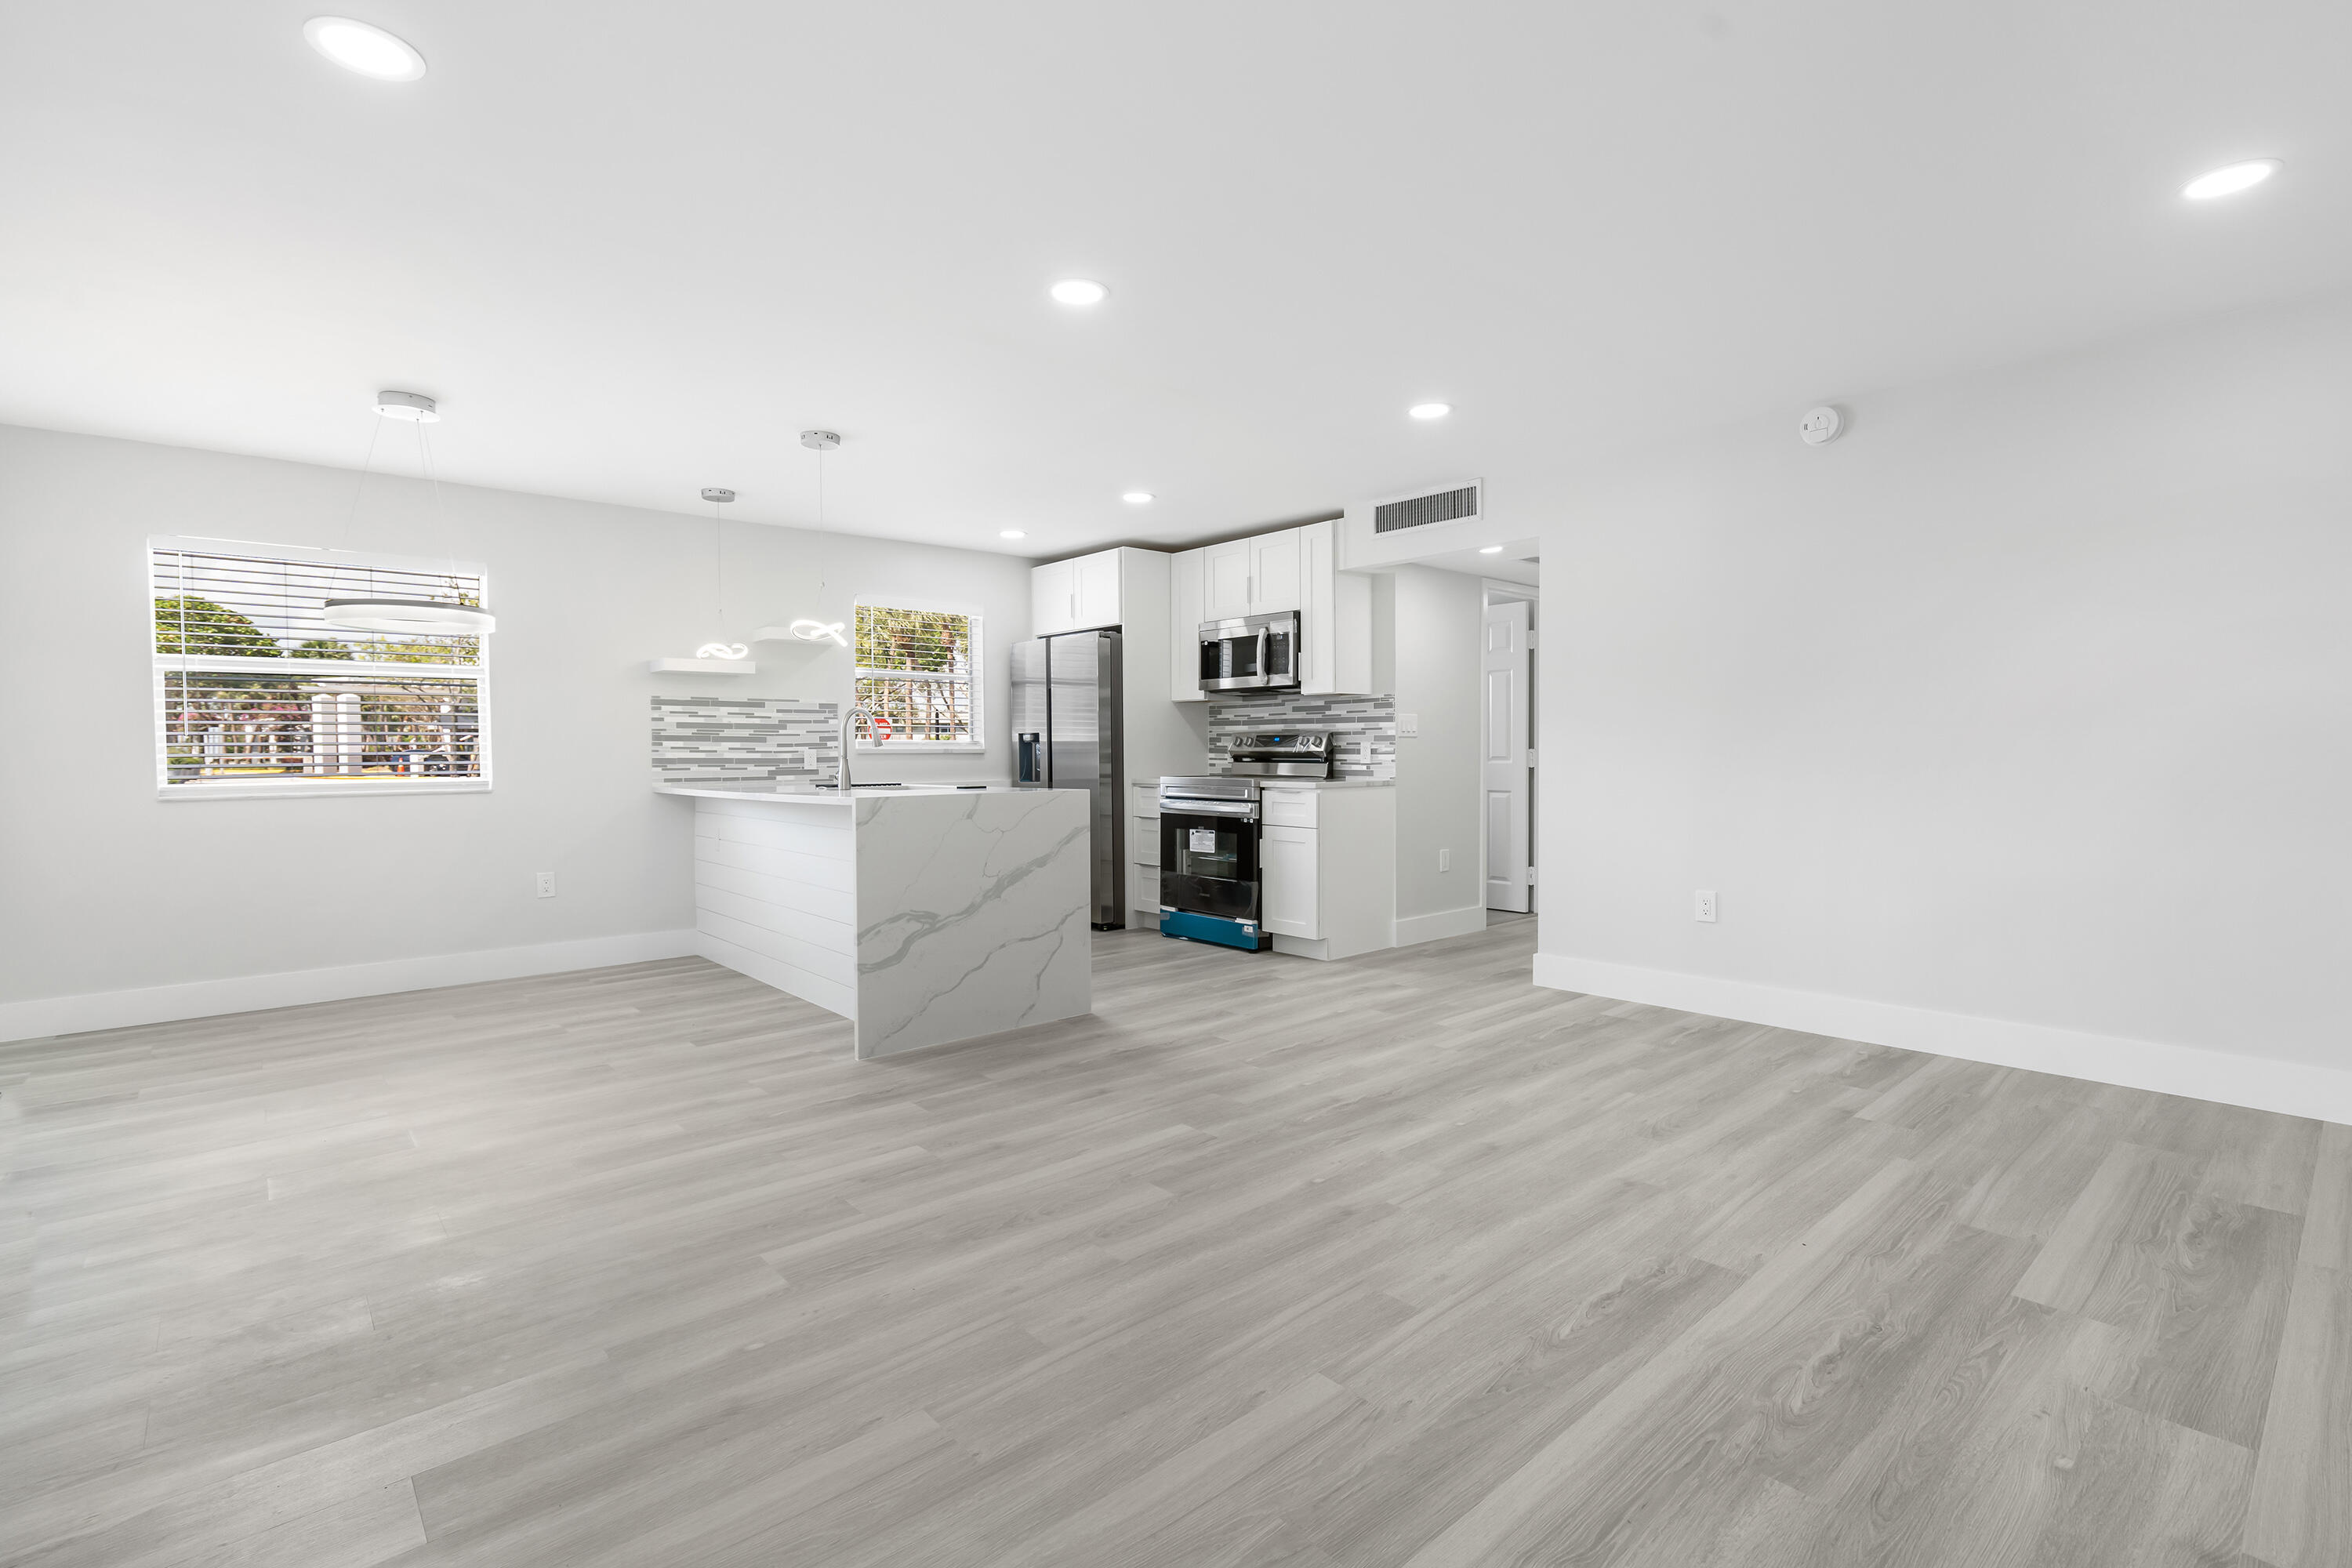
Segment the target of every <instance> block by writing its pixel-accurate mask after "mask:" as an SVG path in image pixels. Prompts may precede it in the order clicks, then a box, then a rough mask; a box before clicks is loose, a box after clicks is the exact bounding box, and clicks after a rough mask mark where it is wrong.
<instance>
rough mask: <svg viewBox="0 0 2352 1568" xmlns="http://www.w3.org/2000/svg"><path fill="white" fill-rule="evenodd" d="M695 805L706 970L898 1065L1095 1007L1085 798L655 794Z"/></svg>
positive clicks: (1007, 790)
mask: <svg viewBox="0 0 2352 1568" xmlns="http://www.w3.org/2000/svg"><path fill="white" fill-rule="evenodd" d="M654 787H655V793H656V794H659V795H682V796H686V797H688V798H690V799H692V800H693V802H694V902H695V931H696V933H697V938H698V949H699V951H700V952H701V953H702V955H703V956H704V957H705V958H708V959H709V960H711V961H712V962H713V963H722V964H725V965H726V966H727V967H728V968H730V969H732V970H736V971H738V972H739V973H744V974H748V975H750V976H751V977H752V978H753V979H755V980H759V981H762V982H764V983H765V984H770V985H772V986H774V987H775V988H776V989H777V990H779V991H786V992H790V993H791V994H793V995H795V996H798V997H801V998H802V999H803V1000H805V1001H809V1002H814V1004H816V1005H818V1006H820V1007H823V1008H825V1009H827V1010H828V1011H831V1012H835V1013H838V1014H840V1015H841V1016H843V1017H845V1018H848V1019H850V1020H852V1021H853V1022H854V1023H855V1024H856V1026H857V1028H856V1041H857V1046H856V1049H857V1055H858V1056H859V1057H861V1058H874V1057H886V1056H893V1055H896V1054H898V1052H901V1051H911V1050H918V1049H920V1048H921V1047H925V1046H936V1045H943V1044H946V1043H947V1042H949V1041H950V1040H964V1039H971V1038H974V1037H979V1036H982V1035H994V1034H1001V1033H1003V1031H1004V1030H1007V1029H1017V1028H1020V1027H1022V1026H1025V1025H1030V1024H1042V1023H1046V1022H1048V1021H1050V1020H1052V1019H1055V1018H1068V1017H1074V1016H1077V1015H1079V1014H1082V1013H1087V1012H1090V1011H1092V1010H1093V1007H1094V972H1093V963H1092V959H1091V955H1090V952H1089V947H1088V942H1089V940H1090V938H1089V930H1090V928H1089V924H1088V906H1087V899H1088V874H1087V864H1088V854H1087V847H1088V833H1089V827H1090V823H1089V817H1088V809H1087V806H1088V802H1087V793H1086V792H1085V791H1084V790H1067V789H1015V788H1012V787H1010V786H1008V785H1003V784H992V785H989V786H988V787H986V788H983V789H957V788H952V787H946V786H937V785H908V786H906V787H888V786H859V787H858V788H856V789H854V790H852V791H850V792H848V793H847V794H846V795H845V794H844V793H843V792H841V791H838V790H832V789H823V788H818V787H814V786H812V785H808V784H656V785H655V786H654Z"/></svg>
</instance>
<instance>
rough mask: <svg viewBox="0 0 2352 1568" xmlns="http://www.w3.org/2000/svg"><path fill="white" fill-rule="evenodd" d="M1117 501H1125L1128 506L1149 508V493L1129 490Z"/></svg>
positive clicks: (1147, 491)
mask: <svg viewBox="0 0 2352 1568" xmlns="http://www.w3.org/2000/svg"><path fill="white" fill-rule="evenodd" d="M1118 499H1119V500H1123V501H1125V502H1126V503H1127V504H1128V505H1129V506H1150V504H1151V492H1150V490H1129V491H1128V492H1127V493H1126V494H1125V495H1123V496H1121V497H1119V498H1118Z"/></svg>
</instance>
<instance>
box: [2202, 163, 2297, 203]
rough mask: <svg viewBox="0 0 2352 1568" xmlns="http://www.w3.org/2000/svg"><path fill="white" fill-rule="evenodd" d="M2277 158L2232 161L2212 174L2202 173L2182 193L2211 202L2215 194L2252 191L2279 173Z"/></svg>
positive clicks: (2227, 194)
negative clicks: (2240, 161) (2243, 161)
mask: <svg viewBox="0 0 2352 1568" xmlns="http://www.w3.org/2000/svg"><path fill="white" fill-rule="evenodd" d="M2278 166H2279V165H2278V160H2277V159H2276V158H2252V159H2249V160H2247V161H2246V162H2245V163H2230V164H2226V165H2224V166H2223V167H2221V168H2219V169H2216V170H2214V171H2213V172H2212V173H2211V174H2200V175H2198V176H2197V177H2196V178H2195V179H2193V180H2191V181H2189V183H2188V184H2186V185H2183V186H2182V187H2181V188H2180V194H2181V195H2184V196H2187V197H2188V198H2189V200H2190V201H2192V202H2210V201H2211V200H2212V199H2213V198H2214V197H2215V196H2234V195H2237V194H2238V193H2239V192H2240V191H2250V190H2252V189H2253V188H2254V187H2255V186H2256V185H2259V184H2262V183H2263V181H2264V180H2267V179H2269V178H2270V177H2271V176H2272V175H2273V174H2277V173H2278Z"/></svg>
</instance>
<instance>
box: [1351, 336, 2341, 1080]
mask: <svg viewBox="0 0 2352 1568" xmlns="http://www.w3.org/2000/svg"><path fill="white" fill-rule="evenodd" d="M1807 401H1808V399H1807V398H1805V397H1803V396H1802V395H1795V396H1792V397H1791V399H1790V407H1789V409H1788V410H1787V412H1786V416H1785V417H1775V418H1772V419H1770V420H1768V421H1761V422H1759V423H1757V424H1755V425H1753V426H1747V427H1742V428H1738V429H1734V430H1730V431H1727V432H1723V433H1720V434H1719V435H1718V436H1717V437H1713V438H1709V439H1706V440H1704V441H1696V442H1691V443H1686V444H1683V445H1681V446H1678V447H1675V449H1674V450H1673V451H1672V452H1671V453H1670V454H1661V455H1659V456H1658V457H1657V458H1655V460H1652V461H1646V462H1641V463H1630V464H1627V465H1626V466H1624V467H1623V468H1621V469H1619V470H1618V471H1616V472H1614V473H1612V474H1608V475H1603V476H1591V477H1571V476H1556V477H1555V478H1554V479H1553V481H1552V483H1551V486H1550V493H1551V494H1552V495H1553V497H1554V498H1555V506H1554V515H1553V517H1552V520H1551V521H1549V523H1548V524H1547V526H1546V529H1545V532H1544V542H1543V557H1544V563H1545V586H1546V589H1547V597H1548V599H1549V606H1548V607H1549V614H1548V615H1547V616H1546V635H1545V637H1544V638H1543V640H1542V644H1541V658H1542V668H1543V672H1544V683H1543V684H1544V697H1543V728H1544V732H1545V734H1546V736H1547V742H1548V746H1547V758H1546V760H1547V763H1548V764H1549V765H1547V766H1546V767H1545V768H1544V769H1543V770H1542V773H1541V788H1542V791H1543V796H1542V805H1543V816H1544V822H1545V825H1546V832H1545V836H1544V840H1543V846H1542V851H1541V858H1540V862H1539V865H1540V876H1541V885H1542V888H1543V897H1544V906H1543V907H1544V910H1545V913H1544V915H1543V917H1542V921H1541V939H1540V940H1541V948H1542V952H1543V953H1544V954H1545V955H1547V956H1546V957H1545V958H1543V959H1539V960H1538V975H1539V977H1540V978H1544V979H1546V980H1548V981H1549V982H1551V983H1554V984H1567V985H1570V986H1574V987H1576V988H1579V989H1587V990H1594V991H1599V992H1601V993H1602V994H1611V995H1620V996H1627V995H1633V996H1637V998H1638V999H1641V1000H1650V1001H1660V1002H1668V1003H1672V1004H1674V1005H1696V1006H1703V1007H1705V1008H1706V1010H1710V1011H1717V1012H1726V1013H1730V1014H1733V1015H1734V1016H1743V1017H1756V1018H1763V1019H1765V1020H1766V1021H1770V1022H1793V1023H1799V1024H1801V1025H1802V1026H1807V1027H1815V1028H1822V1029H1824V1030H1826V1031H1827V1032H1832V1033H1841V1034H1852V1035H1857V1036H1859V1037H1864V1038H1885V1039H1892V1040H1893V1041H1894V1043H1898V1044H1913V1045H1934V1044H1935V1042H1937V1041H1938V1040H1940V1041H1942V1042H1943V1043H1942V1044H1941V1045H1940V1046H1937V1047H1936V1048H1942V1049H1948V1050H1952V1051H1955V1052H1956V1053H1957V1054H1960V1055H1975V1056H1981V1057H1984V1058H1987V1059H2014V1060H2018V1061H2022V1062H2030V1063H2032V1065H2037V1066H2042V1065H2046V1066H2050V1067H2052V1068H2053V1070H2063V1071H2074V1072H2078V1073H2081V1074H2083V1075H2084V1076H2093V1077H2105V1078H2113V1079H2116V1080H2117V1081H2143V1080H2146V1081H2159V1080H2160V1083H2161V1085H2162V1086H2164V1087H2179V1088H2181V1089H2182V1091H2183V1092H2194V1093H2202V1094H2208V1095H2210V1097H2212V1098H2217V1099H2225V1100H2242V1101H2243V1102H2245V1103H2270V1102H2273V1101H2277V1100H2287V1101H2290V1102H2292V1103H2290V1104H2285V1105H2282V1106H2281V1107H2280V1108H2281V1109H2302V1110H2305V1113H2313V1114H2332V1115H2335V1116H2336V1118H2337V1119H2339V1120H2347V1119H2352V1097H2347V1096H2345V1095H2344V1094H2343V1086H2344V1084H2345V1083H2346V1082H2352V1080H2345V1079H2336V1078H2332V1077H2328V1076H2326V1075H2316V1076H2315V1075H2313V1074H2311V1073H2309V1072H2307V1071H2298V1070H2289V1069H2276V1070H2273V1069H2269V1068H2260V1069H2257V1068H2248V1067H2246V1066H2245V1065H2244V1063H2245V1061H2246V1058H2272V1059H2275V1060H2279V1061H2284V1062H2287V1063H2292V1064H2301V1065H2302V1066H2303V1067H2305V1068H2312V1067H2316V1068H2331V1069H2341V1068H2352V991H2348V990H2347V986H2346V984H2345V981H2344V977H2345V973H2346V971H2347V958H2352V919H2347V913H2346V908H2345V897H2346V894H2345V888H2344V883H2345V879H2346V877H2345V874H2346V871H2347V867H2352V438H2347V431H2352V306H2347V305H2345V304H2342V303H2337V304H2333V305H2328V306H2322V307H2313V308H2309V309H2305V310H2294V311H2287V312H2280V313H2273V314H2265V315H2262V316H2255V317H2242V318H2237V319H2232V320H2228V321H2215V322H2210V323H2207V324H2204V325H2201V326H2199V327H2197V328H2195V329H2193V330H2189V331H2179V332H2176V333H2173V334H2170V335H2167V336H2164V337H2161V338H2148V339H2144V340H2139V341H2136V342H2130V343H2126V344H2122V345H2116V346H2108V347H2104V348H2099V349H2095V350H2091V351H2085V352H2082V353H2074V354H2072V355H2068V356H2065V357H2062V358H2055V359H2050V360H2046V361H2042V362H2039V363H2032V364H2028V365H2021V366H2016V367H2011V368H2009V369H2005V370H2000V371H1997V372H1991V373H1986V374H1977V375H1973V376H1969V377H1967V378H1960V379H1952V380H1947V381H1942V382H1937V383H1934V384H1925V385H1918V386H1914V387H1909V388H1906V389H1903V390H1899V391H1894V392H1888V393H1885V394H1883V395H1872V396H1867V397H1862V398H1857V399H1854V400H1852V401H1851V402H1850V403H1849V404H1848V405H1847V407H1848V409H1849V412H1850V415H1851V423H1850V426H1849V431H1848V434H1847V435H1846V436H1845V437H1844V438H1843V439H1842V440H1841V441H1839V442H1838V443H1836V444H1835V445H1833V446H1831V447H1823V448H1818V449H1817V448H1811V447H1804V446H1802V445H1801V444H1800V443H1799V442H1798V440H1797V438H1796V436H1795V421H1796V417H1797V415H1798V413H1799V412H1800V411H1801V406H1802V405H1803V404H1804V403H1805V402H1807ZM1398 663H1399V673H1400V676H1401V677H1402V673H1403V670H1404V668H1405V663H1406V661H1405V660H1404V658H1402V655H1401V656H1400V658H1399V661H1398ZM1426 722H1427V721H1426V718H1424V723H1426ZM1696 888H1713V889H1717V890H1719V892H1720V894H1721V900H1722V902H1721V911H1722V912H1721V921H1720V923H1717V924H1715V925H1702V924H1698V923H1696V922H1695V921H1693V920H1692V919H1691V893H1692V890H1693V889H1696ZM2210 1053H2228V1056H2227V1057H2215V1056H2213V1055H2210ZM2134 1074H2137V1075H2138V1078H2137V1079H2135V1078H2134V1077H2133V1076H2132V1075H2134ZM2196 1084H2202V1085H2203V1087H2193V1086H2194V1085H2196ZM2306 1090H2307V1091H2308V1093H2309V1096H2310V1097H2307V1098H2306V1097H2305V1091H2306ZM2329 1095H2336V1096H2337V1097H2338V1098H2336V1099H2332V1100H2330V1099H2327V1098H2326V1097H2327V1096H2329ZM2323 1104H2324V1105H2326V1106H2328V1107H2332V1109H2318V1108H2319V1107H2321V1106H2322V1105H2323Z"/></svg>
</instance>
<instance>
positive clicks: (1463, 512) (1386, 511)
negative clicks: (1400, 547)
mask: <svg viewBox="0 0 2352 1568" xmlns="http://www.w3.org/2000/svg"><path fill="white" fill-rule="evenodd" d="M1477 515H1478V487H1477V486H1476V485H1464V486H1463V487H1462V488H1461V489H1458V490H1440V491H1439V492H1438V493H1437V494H1435V495H1427V496H1411V497H1408V498H1407V499H1405V500H1392V501H1389V502H1387V503H1385V504H1384V505H1381V506H1376V507H1374V508H1373V509H1372V531H1373V532H1374V533H1394V532H1395V531H1397V530H1398V529H1401V528H1426V527H1428V526H1429V525H1430V524H1431V523H1433V522H1453V521H1457V520H1459V519H1461V518H1465V517H1475V516H1477Z"/></svg>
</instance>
